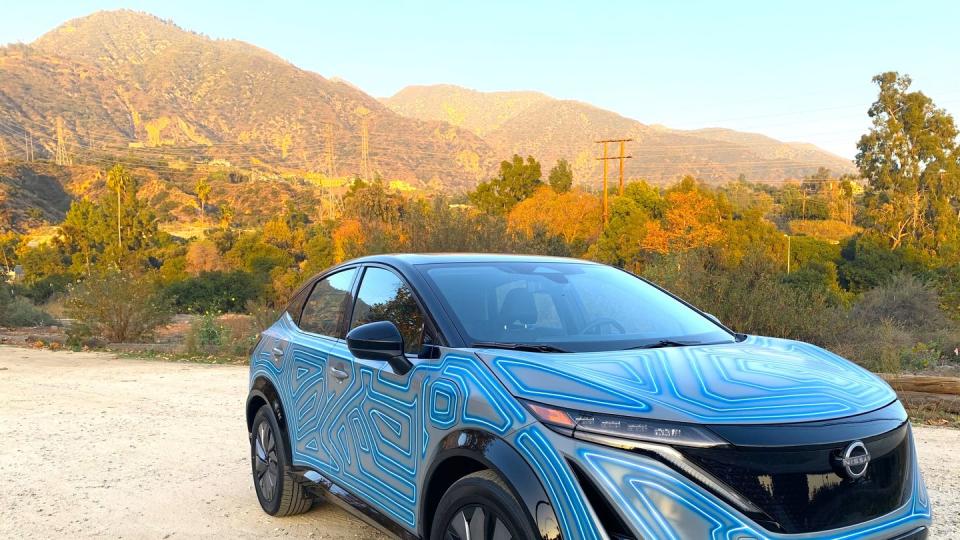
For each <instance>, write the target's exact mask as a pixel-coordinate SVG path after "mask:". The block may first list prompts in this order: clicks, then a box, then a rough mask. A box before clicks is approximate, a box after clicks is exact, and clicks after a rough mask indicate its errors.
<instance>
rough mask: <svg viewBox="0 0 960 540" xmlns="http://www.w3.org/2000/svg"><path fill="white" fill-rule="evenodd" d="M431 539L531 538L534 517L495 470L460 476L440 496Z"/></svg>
mask: <svg viewBox="0 0 960 540" xmlns="http://www.w3.org/2000/svg"><path fill="white" fill-rule="evenodd" d="M430 538H431V540H528V539H530V540H532V539H534V538H537V535H536V534H535V532H534V527H533V524H532V520H531V518H530V517H529V516H528V515H527V512H526V510H525V509H524V508H523V505H522V504H521V503H520V501H518V500H517V498H516V497H514V496H513V493H511V491H510V488H509V487H507V484H506V482H504V481H503V479H502V478H500V475H498V474H497V473H496V472H494V471H491V470H485V471H480V472H476V473H473V474H471V475H468V476H465V477H463V478H461V479H460V480H457V481H456V482H455V483H454V484H453V485H452V486H450V489H448V490H447V492H446V493H445V494H444V495H443V498H442V499H440V505H439V506H438V508H437V512H436V514H435V516H434V520H433V526H432V527H431V530H430Z"/></svg>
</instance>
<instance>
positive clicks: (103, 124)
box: [0, 10, 495, 189]
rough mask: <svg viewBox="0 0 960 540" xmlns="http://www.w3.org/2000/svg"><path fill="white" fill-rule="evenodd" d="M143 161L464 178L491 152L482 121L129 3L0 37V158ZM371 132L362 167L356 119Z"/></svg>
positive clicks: (166, 166) (181, 170) (484, 165)
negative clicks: (423, 109) (19, 36)
mask: <svg viewBox="0 0 960 540" xmlns="http://www.w3.org/2000/svg"><path fill="white" fill-rule="evenodd" d="M58 124H59V129H60V131H61V133H62V140H63V145H62V148H64V149H65V151H66V152H65V158H64V159H72V160H74V161H78V162H79V161H83V162H85V163H107V162H111V161H113V160H115V159H117V156H118V155H122V156H127V157H126V158H125V159H138V160H146V161H149V162H150V163H151V164H152V167H153V169H154V170H155V171H159V172H161V173H163V174H165V175H167V176H169V177H172V178H173V177H181V178H183V177H187V176H192V175H194V174H195V173H196V172H197V168H200V167H203V166H205V165H206V164H208V163H210V162H211V161H215V160H217V161H218V162H221V163H222V162H229V163H230V164H231V165H233V166H236V167H243V168H248V169H252V170H255V171H258V172H259V173H261V174H275V175H280V174H283V173H288V172H291V171H301V172H304V171H306V172H309V171H317V172H324V173H328V174H330V175H332V176H340V177H352V176H354V175H365V176H370V177H372V176H374V175H375V174H379V175H381V176H383V177H385V178H389V179H397V180H405V181H408V182H410V183H413V184H415V185H417V184H419V185H422V186H425V185H426V184H427V182H430V181H433V183H434V185H440V186H442V187H445V188H454V189H456V188H464V187H468V186H470V185H472V184H473V183H475V182H476V180H477V179H478V178H482V177H483V176H484V175H485V174H486V173H487V171H488V170H489V169H490V167H491V164H492V163H493V162H494V157H495V156H493V153H492V150H491V149H490V148H489V146H488V145H487V144H486V143H485V142H484V141H483V140H482V139H481V138H480V137H478V136H477V135H476V134H474V133H472V132H470V131H468V130H465V129H460V128H457V127H454V126H451V125H450V124H447V123H443V122H438V121H424V120H418V119H411V118H408V117H405V116H402V115H399V114H397V113H394V112H393V111H391V110H390V109H388V108H387V107H385V106H384V105H383V104H381V103H380V102H379V101H378V100H376V99H374V98H373V97H371V96H369V95H367V94H365V93H363V92H362V91H360V90H358V89H356V88H354V87H353V86H351V85H349V84H345V83H343V82H338V81H334V80H329V79H326V78H324V77H323V76H321V75H319V74H316V73H313V72H309V71H305V70H302V69H300V68H298V67H296V66H294V65H292V64H290V63H289V62H286V61H285V60H283V59H281V58H279V57H277V56H275V55H273V54H271V53H269V52H267V51H265V50H263V49H260V48H257V47H254V46H252V45H249V44H247V43H243V42H240V41H232V40H213V39H210V38H207V37H204V36H202V35H200V34H196V33H193V32H188V31H186V30H183V29H181V28H179V27H177V26H176V25H174V24H173V23H171V22H169V21H163V20H160V19H158V18H156V17H154V16H152V15H147V14H143V13H138V12H133V11H125V10H124V11H110V12H98V13H95V14H93V15H90V16H87V17H83V18H80V19H76V20H72V21H69V22H67V23H65V24H63V25H62V26H60V27H58V28H56V29H54V30H52V31H51V32H49V33H47V34H45V35H44V36H42V37H40V38H39V39H37V40H36V41H35V42H33V43H31V44H29V45H12V46H7V47H3V48H0V141H2V143H0V160H2V159H3V157H4V154H6V156H7V157H10V156H11V155H12V157H18V158H23V157H26V156H27V155H28V154H29V152H30V150H29V147H30V145H31V144H30V139H31V138H32V139H33V153H34V156H35V157H36V158H55V157H56V153H57V132H58ZM365 128H366V131H367V133H368V167H367V168H366V172H365V167H364V161H363V159H362V155H363V135H362V134H363V132H364V129H365Z"/></svg>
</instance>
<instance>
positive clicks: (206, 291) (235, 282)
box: [164, 271, 263, 313]
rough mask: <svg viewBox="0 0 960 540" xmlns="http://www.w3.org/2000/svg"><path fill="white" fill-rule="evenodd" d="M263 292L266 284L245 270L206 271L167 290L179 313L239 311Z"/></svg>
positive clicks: (165, 291) (167, 295)
mask: <svg viewBox="0 0 960 540" xmlns="http://www.w3.org/2000/svg"><path fill="white" fill-rule="evenodd" d="M262 293H263V284H262V283H261V282H260V281H259V280H257V279H256V278H255V277H254V276H253V275H252V274H250V273H248V272H243V271H234V272H203V273H201V274H200V275H198V276H197V277H193V278H189V279H185V280H183V281H178V282H175V283H173V284H171V285H169V286H168V287H167V288H166V289H165V290H164V296H165V297H166V298H168V299H169V300H170V301H171V302H172V304H173V306H174V307H175V308H176V309H177V311H178V312H180V313H224V312H232V313H240V312H242V311H243V309H244V306H246V304H247V302H249V301H251V300H253V299H254V298H257V297H258V296H260V295H261V294H262Z"/></svg>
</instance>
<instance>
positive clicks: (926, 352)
mask: <svg viewBox="0 0 960 540" xmlns="http://www.w3.org/2000/svg"><path fill="white" fill-rule="evenodd" d="M957 346H960V328H958V327H957V324H956V323H955V322H954V321H952V320H950V318H949V317H947V315H946V314H945V313H944V312H943V311H942V310H941V308H940V298H939V296H938V294H937V291H936V290H935V289H934V288H933V287H931V286H929V285H927V284H926V283H924V282H922V281H920V280H918V279H917V278H915V277H913V276H912V275H909V274H899V275H896V276H894V277H892V278H891V279H890V281H889V283H888V284H886V285H883V286H880V287H876V288H874V289H871V290H869V291H867V292H865V293H863V295H861V296H860V298H859V299H858V300H857V302H856V303H855V304H854V305H853V308H852V309H851V310H850V312H849V313H848V314H847V316H846V317H845V319H844V320H843V321H842V322H841V323H840V325H839V331H838V332H837V338H836V339H835V341H834V342H833V343H831V344H830V348H831V349H832V350H834V351H835V352H837V353H838V354H841V355H843V356H845V357H847V358H850V359H851V360H854V361H856V362H857V363H859V364H861V365H863V366H864V367H866V368H867V369H870V370H873V371H881V372H887V373H896V372H898V371H901V370H905V369H906V370H922V369H926V368H929V367H934V366H937V365H940V364H943V363H944V362H946V361H947V359H948V358H950V357H951V356H952V354H953V349H954V348H955V347H957Z"/></svg>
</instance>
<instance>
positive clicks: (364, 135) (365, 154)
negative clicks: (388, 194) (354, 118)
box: [360, 115, 370, 180]
mask: <svg viewBox="0 0 960 540" xmlns="http://www.w3.org/2000/svg"><path fill="white" fill-rule="evenodd" d="M369 120H370V119H369V117H367V116H366V115H364V117H363V118H362V119H361V120H360V168H361V169H362V170H363V179H364V180H370V122H369Z"/></svg>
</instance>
